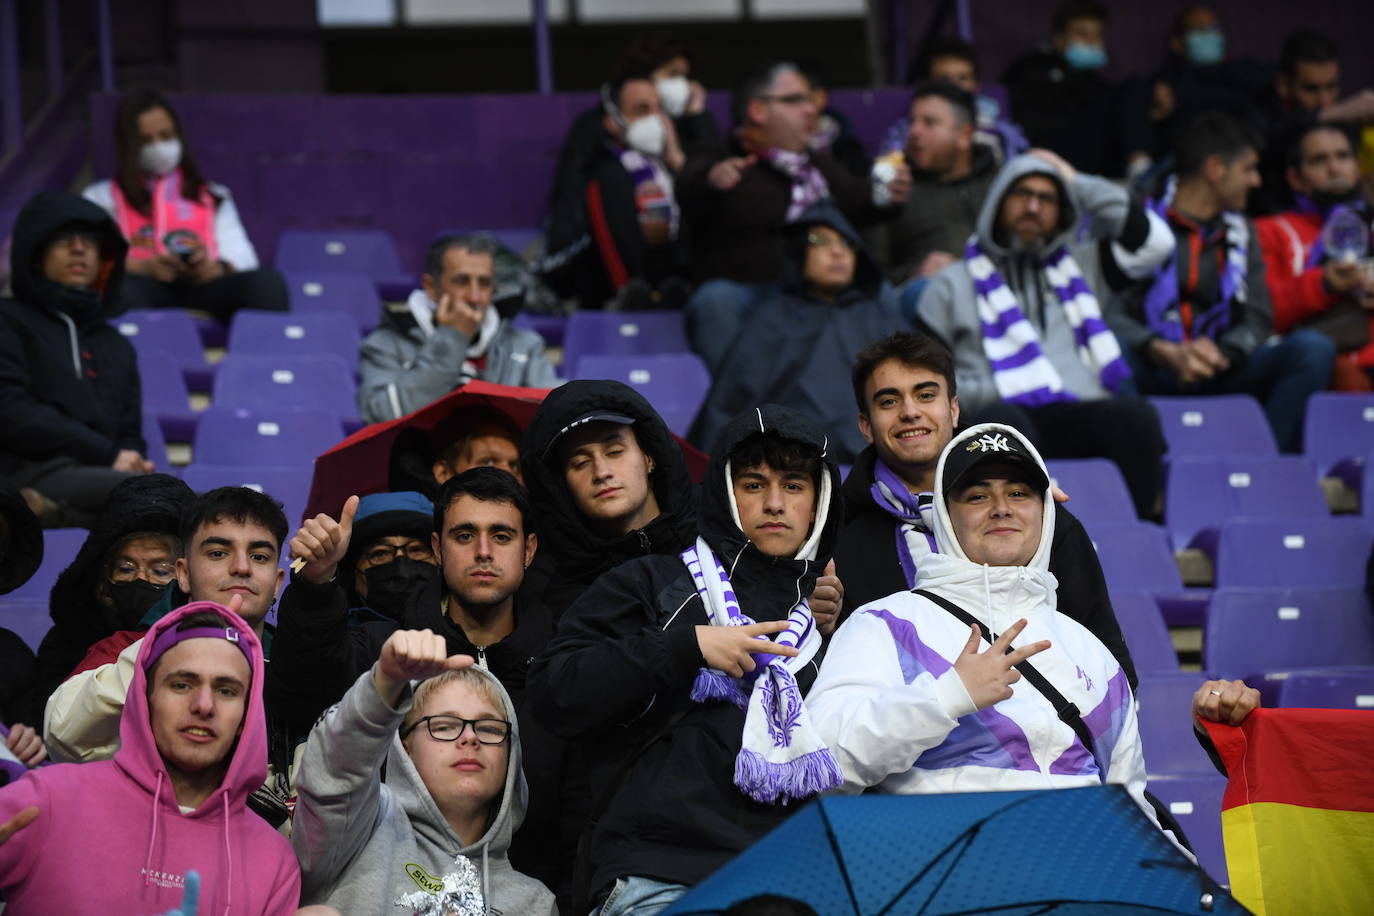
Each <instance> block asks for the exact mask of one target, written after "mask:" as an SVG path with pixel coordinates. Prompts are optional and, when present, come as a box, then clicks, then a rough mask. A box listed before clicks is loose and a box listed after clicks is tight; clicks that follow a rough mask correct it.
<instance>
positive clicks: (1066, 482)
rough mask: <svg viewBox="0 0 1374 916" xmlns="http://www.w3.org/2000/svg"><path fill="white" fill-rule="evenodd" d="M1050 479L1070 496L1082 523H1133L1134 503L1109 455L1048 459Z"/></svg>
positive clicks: (1072, 506)
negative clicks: (1106, 456) (1108, 458)
mask: <svg viewBox="0 0 1374 916" xmlns="http://www.w3.org/2000/svg"><path fill="white" fill-rule="evenodd" d="M1045 464H1046V466H1047V467H1048V468H1049V472H1050V480H1051V482H1053V483H1056V484H1058V485H1059V489H1061V490H1063V491H1064V492H1065V493H1067V494H1068V495H1069V506H1068V507H1069V509H1070V510H1071V511H1072V512H1073V514H1074V515H1076V516H1077V517H1078V519H1079V520H1080V521H1082V522H1085V523H1086V522H1088V521H1099V522H1133V521H1135V520H1136V514H1135V505H1134V504H1133V503H1132V502H1131V491H1130V490H1128V489H1126V480H1125V478H1123V477H1122V476H1121V470H1120V469H1119V468H1118V467H1117V466H1116V463H1115V462H1112V461H1108V460H1107V459H1106V458H1073V459H1056V460H1054V461H1047V462H1045Z"/></svg>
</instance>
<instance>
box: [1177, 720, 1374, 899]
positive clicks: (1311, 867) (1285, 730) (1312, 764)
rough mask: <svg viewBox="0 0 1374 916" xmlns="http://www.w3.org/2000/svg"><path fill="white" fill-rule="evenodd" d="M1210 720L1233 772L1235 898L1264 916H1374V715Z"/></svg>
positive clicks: (1227, 811) (1230, 820)
mask: <svg viewBox="0 0 1374 916" xmlns="http://www.w3.org/2000/svg"><path fill="white" fill-rule="evenodd" d="M1203 724H1204V725H1205V726H1206V727H1207V731H1208V734H1210V735H1211V737H1212V741H1213V742H1214V743H1215V744H1216V746H1217V751H1218V752H1219V753H1220V755H1221V759H1222V761H1223V762H1224V763H1225V765H1226V770H1227V772H1228V773H1229V774H1230V782H1229V783H1228V784H1227V786H1226V795H1225V797H1224V799H1223V800H1222V805H1221V826H1222V834H1223V837H1224V839H1225V843H1226V868H1227V871H1228V872H1229V873H1230V877H1231V893H1232V894H1234V895H1235V897H1236V899H1237V900H1239V901H1240V902H1241V903H1243V904H1244V905H1245V906H1247V907H1249V908H1250V909H1251V910H1253V911H1254V912H1255V913H1257V914H1259V916H1290V914H1292V916H1299V914H1301V916H1312V914H1339V913H1349V914H1370V913H1374V772H1371V771H1374V712H1362V711H1356V710H1343V709H1257V710H1255V711H1254V712H1252V713H1251V714H1250V715H1249V716H1248V717H1247V718H1246V720H1245V723H1244V724H1243V725H1241V726H1239V727H1233V726H1230V725H1221V724H1218V723H1216V722H1203Z"/></svg>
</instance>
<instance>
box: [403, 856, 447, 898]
mask: <svg viewBox="0 0 1374 916" xmlns="http://www.w3.org/2000/svg"><path fill="white" fill-rule="evenodd" d="M406 874H407V875H410V880H412V881H414V882H415V883H416V884H417V885H419V886H420V890H422V891H429V892H430V893H431V894H437V893H439V891H441V890H443V889H444V879H443V878H436V877H434V876H433V875H431V874H430V873H429V872H427V871H425V870H424V868H422V867H421V866H419V865H416V864H415V863H414V862H407V863H406Z"/></svg>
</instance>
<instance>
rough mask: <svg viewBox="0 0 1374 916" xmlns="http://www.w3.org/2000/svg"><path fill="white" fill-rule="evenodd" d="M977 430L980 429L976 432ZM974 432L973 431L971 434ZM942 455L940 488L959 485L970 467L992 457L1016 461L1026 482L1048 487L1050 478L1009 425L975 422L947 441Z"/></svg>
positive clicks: (1009, 461)
mask: <svg viewBox="0 0 1374 916" xmlns="http://www.w3.org/2000/svg"><path fill="white" fill-rule="evenodd" d="M980 430H981V432H980ZM972 433H977V435H971V434H972ZM949 449H950V451H949V454H948V455H947V456H946V457H945V474H944V492H945V493H946V494H948V493H949V491H951V490H953V489H954V488H955V487H957V486H959V485H960V483H961V482H962V481H964V480H965V479H966V478H968V477H969V476H970V475H971V474H972V472H973V471H974V470H976V469H977V468H978V467H980V466H981V465H984V464H987V463H989V462H993V461H1002V462H1006V463H1009V464H1014V465H1018V466H1019V467H1021V468H1023V469H1024V470H1025V472H1026V477H1025V480H1026V483H1028V484H1030V485H1031V486H1033V487H1035V488H1036V489H1037V490H1039V491H1042V492H1043V491H1044V490H1046V489H1048V488H1049V485H1050V479H1049V477H1048V476H1047V475H1046V474H1045V469H1044V468H1042V467H1041V466H1040V462H1038V461H1036V460H1035V457H1034V455H1033V454H1032V453H1031V450H1030V446H1029V445H1027V444H1026V441H1025V440H1024V439H1022V438H1021V435H1020V433H1018V432H1017V431H1016V430H1014V429H1012V428H1011V427H1009V426H1001V425H993V424H985V425H984V426H975V427H973V429H971V430H969V432H968V433H966V434H965V435H964V436H963V437H962V438H957V439H955V441H954V442H952V443H951V444H950V445H949Z"/></svg>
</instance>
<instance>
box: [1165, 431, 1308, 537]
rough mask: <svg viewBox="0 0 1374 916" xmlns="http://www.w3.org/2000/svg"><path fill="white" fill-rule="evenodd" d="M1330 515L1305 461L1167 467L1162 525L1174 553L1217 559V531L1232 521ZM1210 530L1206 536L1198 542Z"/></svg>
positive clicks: (1286, 458) (1202, 461) (1196, 462)
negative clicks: (1199, 552)
mask: <svg viewBox="0 0 1374 916" xmlns="http://www.w3.org/2000/svg"><path fill="white" fill-rule="evenodd" d="M1330 514H1331V510H1330V509H1329V508H1328V507H1327V505H1326V497H1325V496H1324V495H1323V494H1322V491H1321V487H1320V486H1319V485H1318V484H1317V480H1316V475H1315V474H1313V472H1312V465H1311V463H1310V462H1309V461H1308V460H1307V459H1306V458H1300V457H1297V456H1295V455H1283V456H1279V457H1264V456H1259V457H1252V456H1248V455H1246V456H1240V457H1231V458H1179V459H1176V460H1173V461H1170V462H1169V484H1168V487H1167V489H1166V492H1165V499H1164V524H1165V527H1166V528H1168V530H1169V536H1170V538H1171V539H1172V540H1173V543H1174V547H1175V548H1178V549H1182V548H1184V547H1190V546H1191V547H1200V548H1201V549H1203V550H1205V551H1207V553H1208V554H1209V555H1211V556H1213V557H1214V558H1215V556H1216V548H1215V543H1216V541H1215V530H1216V529H1217V528H1218V527H1220V525H1221V524H1222V523H1223V522H1226V521H1228V520H1230V519H1232V518H1239V517H1242V516H1245V517H1251V518H1326V517H1327V516H1329V515H1330ZM1209 531H1210V532H1212V534H1211V535H1210V536H1205V537H1200V536H1201V535H1204V533H1205V532H1209Z"/></svg>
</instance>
